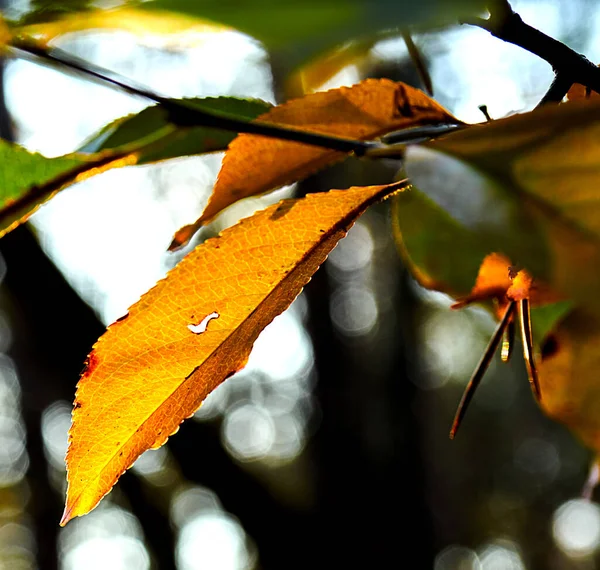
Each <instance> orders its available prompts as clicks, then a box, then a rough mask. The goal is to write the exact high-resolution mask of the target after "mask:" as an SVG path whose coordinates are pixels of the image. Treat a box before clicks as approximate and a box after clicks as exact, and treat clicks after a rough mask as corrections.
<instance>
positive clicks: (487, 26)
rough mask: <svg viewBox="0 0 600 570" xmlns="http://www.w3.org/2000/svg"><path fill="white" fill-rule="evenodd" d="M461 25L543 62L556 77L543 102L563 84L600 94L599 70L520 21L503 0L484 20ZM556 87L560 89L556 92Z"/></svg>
mask: <svg viewBox="0 0 600 570" xmlns="http://www.w3.org/2000/svg"><path fill="white" fill-rule="evenodd" d="M463 23H464V24H470V25H473V26H477V27H479V28H483V29H484V30H487V31H488V32H490V34H492V35H493V36H496V37H497V38H499V39H501V40H503V41H505V42H509V43H511V44H515V45H517V46H519V47H522V48H523V49H525V50H527V51H529V52H531V53H533V54H534V55H537V56H538V57H541V58H542V59H543V60H545V61H547V62H548V63H549V64H550V65H551V66H552V68H553V69H554V71H555V73H556V74H557V75H559V76H560V80H558V79H557V81H559V83H558V85H557V86H556V87H555V88H551V92H550V93H549V94H547V95H546V97H544V99H545V100H547V101H550V100H553V99H547V97H548V96H550V97H554V98H555V97H557V96H558V94H559V92H560V91H561V90H562V89H563V87H564V85H565V84H566V82H567V81H571V83H581V84H582V85H585V86H586V87H589V88H590V89H592V90H593V91H596V92H600V68H598V67H596V66H595V65H594V64H593V63H592V62H591V61H590V60H589V59H587V58H586V57H585V56H583V55H581V54H579V53H577V52H576V51H574V50H572V49H571V48H570V47H568V46H566V45H565V44H563V43H562V42H559V41H558V40H555V39H554V38H551V37H550V36H548V35H546V34H544V33H543V32H540V31H539V30H536V29H535V28H533V27H531V26H530V25H529V24H526V23H525V22H523V20H522V19H521V16H519V15H518V14H516V13H515V12H513V11H512V9H511V7H510V5H509V4H508V2H506V1H505V0H502V1H501V2H499V3H498V4H497V5H495V6H494V8H493V9H491V10H490V17H489V18H488V19H487V20H485V19H482V18H472V19H469V20H465V21H463ZM559 85H560V87H561V89H558V86H559ZM567 89H568V88H567ZM565 93H566V91H565ZM563 96H564V94H563Z"/></svg>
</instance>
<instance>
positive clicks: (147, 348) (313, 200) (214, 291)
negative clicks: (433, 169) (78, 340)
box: [62, 183, 403, 524]
mask: <svg viewBox="0 0 600 570" xmlns="http://www.w3.org/2000/svg"><path fill="white" fill-rule="evenodd" d="M402 187H403V183H398V184H394V185H389V186H372V187H364V188H363V187H355V188H351V189H349V190H345V191H331V192H328V193H323V194H312V195H309V196H308V197H307V198H304V199H301V200H286V201H283V202H280V203H279V204H276V205H274V206H272V207H270V208H268V209H266V210H264V211H262V212H259V213H257V214H255V215H254V216H252V217H250V218H247V219H245V220H243V221H242V222H240V223H239V224H238V225H236V226H234V227H232V228H230V229H228V230H226V231H225V232H223V234H222V235H221V236H220V237H217V238H213V239H210V240H208V241H206V242H205V243H203V244H202V245H200V246H198V247H197V248H196V249H195V250H194V251H193V252H192V253H191V254H189V255H188V256H187V257H186V258H185V259H184V260H183V261H182V262H181V263H180V264H179V265H178V266H177V267H176V268H175V269H174V270H173V271H171V273H169V275H168V276H167V278H166V279H164V280H163V281H161V282H159V283H158V284H157V285H156V286H155V287H154V288H153V289H151V290H150V291H149V292H148V293H146V294H145V295H144V296H143V297H142V299H141V300H140V301H139V302H138V303H136V304H135V305H133V306H132V307H131V308H130V310H129V313H128V314H127V315H126V316H125V317H123V318H122V319H119V320H118V321H117V322H115V323H114V324H113V325H111V326H110V327H109V329H108V331H107V332H106V333H105V335H104V336H103V337H102V338H101V339H100V340H99V341H98V343H97V344H96V346H95V347H94V349H93V351H92V352H91V353H90V355H89V357H88V360H87V365H86V369H85V370H84V372H83V374H82V377H81V379H80V381H79V385H78V389H77V396H76V400H75V405H74V411H73V425H72V428H71V431H70V444H69V451H68V454H67V470H68V481H69V488H68V493H67V505H66V509H65V514H64V517H63V521H62V522H63V524H64V523H66V522H67V521H68V520H69V519H71V518H73V517H74V516H78V515H82V514H85V513H87V512H88V511H90V510H91V509H93V508H94V506H96V505H97V504H98V502H99V501H100V499H101V498H102V497H103V496H104V495H105V494H106V493H107V492H108V491H109V490H110V489H111V488H112V486H113V485H114V484H115V482H116V481H117V479H118V478H119V476H120V475H121V473H123V471H125V469H127V468H128V467H130V466H131V464H132V463H133V462H134V461H135V459H137V457H138V456H139V455H140V454H141V453H142V452H143V451H145V450H146V449H148V448H153V447H159V446H161V445H162V444H163V443H164V442H165V441H166V440H167V438H168V437H169V435H171V434H172V433H174V432H175V431H176V430H177V428H178V426H179V424H180V423H181V422H182V421H183V420H184V419H185V418H187V417H189V416H190V415H191V414H193V413H194V411H195V410H196V409H197V408H198V406H199V405H200V403H201V402H202V400H204V398H205V397H206V396H207V395H208V393H209V392H211V390H213V389H214V388H215V387H216V386H217V385H219V384H220V383H221V382H222V381H223V380H225V379H226V378H227V377H229V376H231V375H232V374H234V373H235V372H237V371H238V370H240V369H241V368H242V367H243V366H244V365H245V363H246V360H247V358H248V355H249V354H250V350H251V348H252V345H253V343H254V341H255V340H256V338H257V337H258V334H259V333H260V331H261V330H262V329H264V327H265V326H266V325H267V324H269V323H270V322H271V321H272V320H273V318H274V317H275V316H276V315H278V314H279V313H281V312H282V311H283V310H284V309H285V308H287V307H288V306H289V305H290V303H291V302H292V301H293V300H294V298H295V297H296V296H297V295H298V294H299V293H300V291H301V289H302V287H304V285H306V283H307V282H308V281H309V280H310V277H311V276H312V274H313V273H314V272H315V271H316V269H317V268H318V267H319V265H320V264H321V263H323V261H324V260H325V258H326V257H327V254H328V253H329V252H330V251H331V249H332V248H333V247H334V246H335V244H336V243H337V242H338V241H339V240H340V239H341V238H342V237H343V236H344V235H345V234H346V232H347V230H348V229H349V227H350V226H351V225H352V224H353V222H354V221H355V220H356V218H357V217H358V216H359V215H360V214H361V213H362V212H363V211H364V210H365V209H366V208H367V206H369V205H370V204H372V203H374V202H377V201H378V200H381V199H382V198H384V197H385V196H387V195H388V194H390V193H391V192H394V191H397V190H399V189H401V188H402Z"/></svg>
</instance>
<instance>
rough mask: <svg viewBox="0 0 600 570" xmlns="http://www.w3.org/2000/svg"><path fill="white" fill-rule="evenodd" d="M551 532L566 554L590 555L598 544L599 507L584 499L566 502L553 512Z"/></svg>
mask: <svg viewBox="0 0 600 570" xmlns="http://www.w3.org/2000/svg"><path fill="white" fill-rule="evenodd" d="M552 534H553V536H554V540H555V541H556V544H557V545H558V547H559V548H560V549H561V550H562V551H563V552H564V553H565V554H567V555H568V556H571V557H572V558H586V557H588V556H591V555H592V554H593V553H594V552H595V551H596V550H597V549H598V546H600V507H599V506H598V505H597V504H595V503H591V502H589V501H586V500H584V499H574V500H571V501H568V502H566V503H565V504H564V505H561V506H560V507H559V508H558V509H557V511H556V512H555V513H554V517H553V522H552Z"/></svg>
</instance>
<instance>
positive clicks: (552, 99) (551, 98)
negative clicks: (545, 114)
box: [537, 71, 573, 107]
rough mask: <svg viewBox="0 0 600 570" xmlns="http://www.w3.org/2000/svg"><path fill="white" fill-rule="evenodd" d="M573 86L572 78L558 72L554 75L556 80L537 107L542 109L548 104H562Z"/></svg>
mask: <svg viewBox="0 0 600 570" xmlns="http://www.w3.org/2000/svg"><path fill="white" fill-rule="evenodd" d="M571 85H573V80H572V79H571V77H569V76H567V75H565V73H564V72H562V71H560V72H557V73H556V74H555V75H554V80H553V81H552V83H551V84H550V87H549V88H548V91H547V92H546V94H545V95H544V96H543V97H542V100H541V101H540V102H539V103H538V105H537V106H538V107H541V106H542V105H545V104H546V103H560V102H561V101H562V100H563V99H564V98H565V95H566V94H567V92H568V91H569V89H571Z"/></svg>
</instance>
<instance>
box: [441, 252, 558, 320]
mask: <svg viewBox="0 0 600 570" xmlns="http://www.w3.org/2000/svg"><path fill="white" fill-rule="evenodd" d="M491 299H496V300H497V301H498V302H499V306H498V307H497V308H498V313H499V314H503V313H504V310H505V309H506V304H507V303H508V300H509V299H511V300H513V301H520V300H522V299H530V301H531V303H532V305H533V306H538V305H547V304H550V303H556V302H557V301H560V300H561V298H560V297H559V296H558V295H557V294H555V293H554V292H552V291H551V290H550V289H549V288H548V286H547V285H544V284H543V283H541V282H539V281H534V280H533V278H532V277H531V275H529V273H528V272H527V271H525V270H524V269H520V270H519V269H517V268H516V267H515V266H514V265H513V264H512V263H511V261H510V259H508V257H506V256H505V255H502V254H500V253H490V254H489V255H486V256H485V258H484V260H483V261H482V262H481V266H480V268H479V273H478V274H477V280H476V281H475V286H474V287H473V289H472V290H471V292H470V293H469V294H468V295H467V296H466V297H462V298H461V299H458V300H457V301H456V302H455V303H454V304H453V305H452V308H453V309H461V308H462V307H464V306H466V305H470V304H471V303H476V302H478V301H487V300H491Z"/></svg>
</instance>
